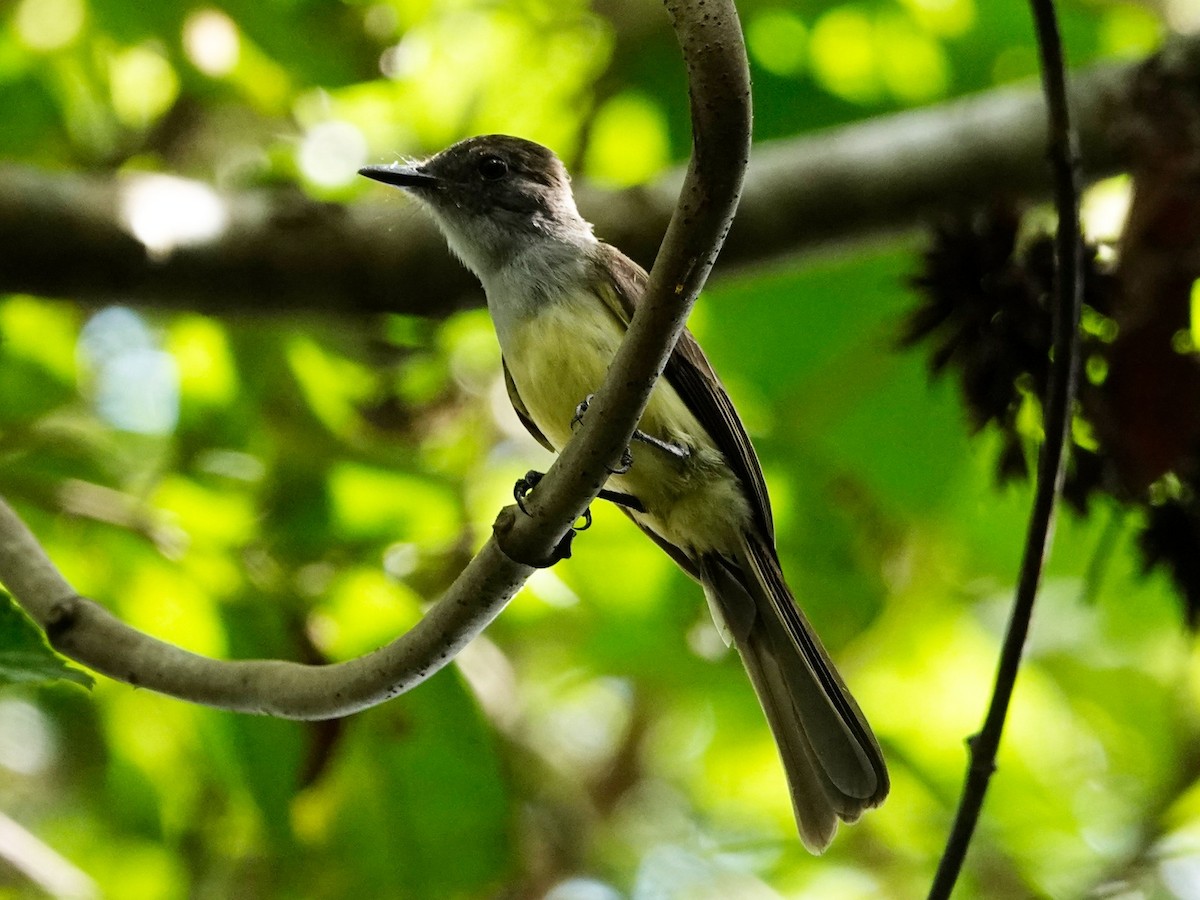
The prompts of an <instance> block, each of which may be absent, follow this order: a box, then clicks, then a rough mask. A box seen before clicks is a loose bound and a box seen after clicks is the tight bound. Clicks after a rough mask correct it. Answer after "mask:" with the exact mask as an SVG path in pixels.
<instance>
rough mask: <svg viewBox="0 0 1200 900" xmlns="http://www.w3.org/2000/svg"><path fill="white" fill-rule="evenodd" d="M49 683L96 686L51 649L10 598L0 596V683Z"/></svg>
mask: <svg viewBox="0 0 1200 900" xmlns="http://www.w3.org/2000/svg"><path fill="white" fill-rule="evenodd" d="M49 681H73V682H75V683H76V684H79V685H83V687H86V688H90V687H91V686H92V685H93V684H94V683H95V679H94V678H92V676H91V675H89V674H87V673H86V672H84V671H83V670H81V669H77V668H75V667H74V666H72V665H69V664H68V663H67V661H66V660H65V659H63V658H62V657H61V656H59V655H58V654H57V653H55V652H54V651H53V650H51V649H50V645H49V644H47V643H46V636H45V634H43V633H42V630H41V629H40V628H38V627H37V625H35V624H34V622H33V620H32V619H30V618H29V616H27V615H26V614H25V612H24V611H23V610H22V609H21V608H20V607H19V606H17V604H16V603H15V602H14V601H13V599H12V597H10V596H9V595H8V594H4V593H0V684H41V683H43V682H49Z"/></svg>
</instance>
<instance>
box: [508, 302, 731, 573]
mask: <svg viewBox="0 0 1200 900" xmlns="http://www.w3.org/2000/svg"><path fill="white" fill-rule="evenodd" d="M513 331H514V334H512V335H510V336H509V340H508V341H507V342H506V346H505V347H504V348H503V349H504V357H505V361H506V362H507V364H508V368H509V372H510V374H511V375H512V379H513V382H514V383H515V384H516V386H517V391H518V392H519V393H520V395H521V400H522V401H523V402H524V403H525V406H526V408H527V409H528V410H529V414H530V416H531V418H532V419H533V421H534V424H536V425H537V427H538V428H539V429H540V430H541V432H542V433H543V434H544V435H545V436H546V437H547V439H549V441H550V443H552V444H553V445H554V447H555V449H558V450H561V449H562V447H563V446H564V445H565V444H566V442H567V441H568V440H570V438H571V419H572V417H573V416H574V415H575V409H576V407H577V406H578V405H579V402H580V401H581V400H583V399H584V398H585V397H586V396H587V395H588V394H591V393H593V392H595V391H596V390H598V389H599V388H600V385H601V384H602V383H603V381H604V376H605V374H606V373H607V371H608V366H609V363H610V362H611V360H612V357H613V355H614V354H615V353H616V351H617V347H618V345H619V344H620V342H621V338H622V337H623V336H624V331H623V330H622V328H621V326H620V324H619V323H618V322H616V320H615V319H613V318H612V316H611V315H609V314H608V312H607V310H605V309H603V307H602V306H601V305H600V303H599V301H598V300H596V299H595V298H590V297H584V298H581V299H580V300H579V301H567V302H559V303H555V304H553V305H552V306H549V307H546V308H544V309H543V310H541V311H539V312H538V314H537V315H536V316H535V317H534V318H532V319H529V320H527V321H526V322H524V323H522V325H521V327H519V328H516V329H513ZM638 427H639V429H641V430H642V431H643V432H645V433H646V434H649V435H651V436H652V437H655V438H658V439H659V440H662V441H667V442H670V443H672V444H676V445H678V446H680V447H683V448H685V449H686V450H687V451H688V455H687V457H686V458H685V459H682V460H681V459H678V458H676V457H675V456H674V455H672V454H670V453H668V452H666V451H664V450H662V449H660V448H657V447H653V446H651V445H648V444H645V443H642V442H640V441H634V443H633V444H632V446H631V447H630V452H631V453H632V455H633V465H632V467H631V468H630V470H629V472H628V473H626V474H624V475H614V476H613V477H612V478H610V479H609V487H611V488H612V489H613V490H617V491H622V492H624V493H627V494H632V495H633V496H634V497H636V498H637V499H638V500H640V501H641V503H642V505H643V506H645V507H646V512H645V513H638V514H635V518H636V519H637V520H638V521H639V522H640V523H642V524H643V525H645V526H647V527H649V528H650V529H652V530H653V531H654V532H655V533H657V534H659V535H661V536H662V537H664V538H666V539H667V540H668V541H670V542H671V543H672V544H675V545H676V546H678V547H680V548H682V549H684V550H685V551H687V552H688V553H689V554H692V555H697V554H700V553H704V552H707V551H711V550H717V551H721V550H724V551H731V550H732V549H733V548H734V547H736V546H737V543H738V535H739V534H740V533H741V532H742V531H743V530H744V529H745V528H746V527H747V524H748V523H749V521H750V509H749V504H748V503H747V501H746V498H745V494H744V492H743V490H742V487H741V485H740V483H739V482H738V479H737V477H736V476H735V475H734V474H733V472H732V471H731V470H730V468H729V466H728V465H727V464H726V462H725V458H724V456H723V455H722V454H721V452H720V451H719V450H718V449H717V447H716V445H715V444H714V443H713V441H712V438H710V437H709V435H708V432H707V431H705V429H704V428H703V426H701V424H700V423H699V421H697V419H696V417H695V416H694V415H693V414H692V413H691V411H690V410H689V409H688V408H687V406H686V405H684V403H683V401H682V400H681V399H680V397H679V394H678V393H676V391H675V389H674V388H673V387H672V386H671V385H670V384H668V383H667V382H666V381H665V380H664V379H660V380H659V382H658V384H657V385H656V386H655V388H654V392H653V393H652V394H651V396H650V403H649V405H648V406H647V407H646V411H645V413H644V414H643V416H642V420H641V422H640V423H639V425H638Z"/></svg>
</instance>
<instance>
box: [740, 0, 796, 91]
mask: <svg viewBox="0 0 1200 900" xmlns="http://www.w3.org/2000/svg"><path fill="white" fill-rule="evenodd" d="M746 44H747V46H748V48H749V50H750V55H751V57H752V58H753V59H754V61H755V62H756V63H758V64H759V65H760V66H762V67H763V68H764V69H766V70H767V71H768V72H771V73H773V74H775V75H783V76H789V75H797V74H799V73H800V72H802V71H804V61H805V49H806V46H807V44H808V28H807V27H806V26H805V24H804V21H803V20H802V19H801V18H800V17H799V16H798V15H796V14H795V13H794V12H792V11H791V10H787V9H766V10H763V11H762V12H760V13H758V14H757V15H755V16H754V17H753V18H752V19H751V20H750V22H749V24H748V25H747V26H746Z"/></svg>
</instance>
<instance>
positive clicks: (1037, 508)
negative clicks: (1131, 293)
mask: <svg viewBox="0 0 1200 900" xmlns="http://www.w3.org/2000/svg"><path fill="white" fill-rule="evenodd" d="M1030 3H1031V6H1032V8H1033V15H1034V21H1035V23H1036V27H1037V36H1038V46H1039V49H1040V52H1041V63H1042V84H1043V89H1044V90H1045V93H1046V105H1047V110H1048V114H1049V121H1050V163H1051V168H1052V170H1053V173H1054V199H1055V206H1056V207H1057V209H1058V233H1057V237H1056V243H1055V250H1056V256H1057V260H1058V279H1057V302H1056V305H1055V310H1054V358H1053V360H1052V362H1051V368H1050V378H1049V383H1048V385H1047V388H1046V398H1045V412H1044V419H1043V421H1044V424H1045V432H1046V437H1045V440H1044V441H1043V443H1042V448H1041V453H1040V455H1039V458H1038V474H1037V487H1036V490H1035V494H1034V500H1033V509H1032V511H1031V512H1030V515H1029V530H1028V532H1027V534H1026V539H1025V550H1024V555H1023V558H1022V560H1021V572H1020V576H1019V578H1018V581H1017V593H1016V598H1015V600H1014V601H1013V609H1012V613H1011V616H1010V618H1009V623H1008V631H1007V633H1006V634H1005V636H1004V646H1003V649H1002V650H1001V654H1000V662H999V666H998V668H997V672H996V684H995V688H994V690H993V693H992V701H991V705H990V706H989V707H988V713H987V718H986V719H985V720H984V724H983V729H982V730H981V731H980V732H979V734H977V735H975V736H974V737H973V738H971V740H970V742H969V747H970V758H971V760H970V765H969V766H968V769H967V779H966V784H965V786H964V787H963V793H962V798H961V800H960V802H959V807H958V813H957V815H956V816H955V820H954V826H953V828H952V829H951V832H950V837H949V839H948V840H947V843H946V849H945V851H944V852H943V854H942V858H941V861H940V863H939V865H938V870H937V874H936V875H935V877H934V881H933V885H932V887H931V888H930V891H929V896H930V898H931V900H943V898H947V897H949V896H950V894H951V892H952V891H953V890H954V884H955V882H956V881H957V880H958V875H959V872H960V871H961V870H962V864H963V860H964V859H965V858H966V854H967V848H968V847H969V845H970V843H971V837H972V835H973V834H974V832H975V825H976V823H977V822H978V820H979V813H980V811H981V810H982V808H983V800H984V797H985V795H986V793H987V788H988V783H989V782H990V780H991V777H992V773H993V772H994V771H995V769H996V753H997V750H998V749H999V746H1000V738H1001V735H1002V733H1003V730H1004V721H1005V718H1006V717H1007V715H1008V707H1009V703H1010V701H1011V700H1012V693H1013V687H1014V685H1015V683H1016V679H1017V671H1018V669H1019V668H1020V665H1021V654H1022V650H1023V648H1024V646H1025V638H1026V635H1027V634H1028V632H1029V625H1030V620H1031V619H1032V617H1033V605H1034V600H1035V599H1036V597H1037V590H1038V585H1039V583H1040V581H1041V576H1042V567H1043V565H1044V563H1045V559H1046V554H1047V553H1048V552H1049V549H1050V539H1051V532H1052V529H1053V518H1054V509H1055V506H1056V504H1057V501H1058V498H1059V496H1060V494H1061V493H1062V481H1063V474H1064V472H1065V471H1066V459H1067V451H1068V448H1069V446H1070V430H1071V408H1072V406H1073V405H1074V401H1075V388H1076V375H1077V371H1078V362H1077V361H1078V356H1079V314H1080V307H1081V305H1082V294H1083V279H1082V278H1081V277H1080V270H1081V268H1082V264H1083V244H1082V241H1081V240H1080V228H1079V171H1078V170H1079V149H1078V145H1077V140H1076V137H1075V133H1074V131H1073V130H1072V126H1071V120H1070V112H1069V109H1068V105H1067V92H1066V72H1065V66H1064V62H1063V51H1062V39H1061V36H1060V34H1059V31H1058V22H1057V19H1056V16H1055V12H1054V0H1030Z"/></svg>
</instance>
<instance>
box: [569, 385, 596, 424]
mask: <svg viewBox="0 0 1200 900" xmlns="http://www.w3.org/2000/svg"><path fill="white" fill-rule="evenodd" d="M595 396H596V395H595V394H588V395H587V396H586V397H584V398H583V399H582V400H580V401H579V405H578V406H576V407H575V415H573V416H571V430H572V431H574V430H575V429H576V428H578V427H579V426H580V425H582V424H583V417H584V416H586V415H587V411H588V407H589V406H591V405H592V398H593V397H595Z"/></svg>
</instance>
